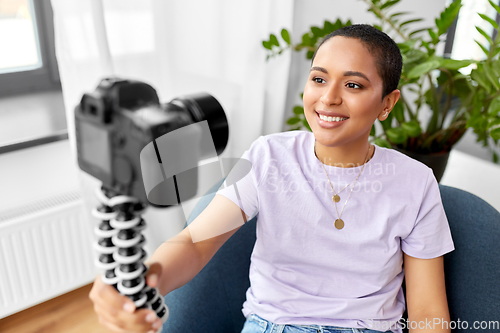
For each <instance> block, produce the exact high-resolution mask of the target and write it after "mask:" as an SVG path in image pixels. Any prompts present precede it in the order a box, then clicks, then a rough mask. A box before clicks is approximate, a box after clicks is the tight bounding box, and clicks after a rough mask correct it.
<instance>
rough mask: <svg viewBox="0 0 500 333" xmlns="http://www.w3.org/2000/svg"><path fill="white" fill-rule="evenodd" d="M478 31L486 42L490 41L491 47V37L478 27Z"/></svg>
mask: <svg viewBox="0 0 500 333" xmlns="http://www.w3.org/2000/svg"><path fill="white" fill-rule="evenodd" d="M476 30H477V31H479V33H480V34H481V35H483V36H484V38H486V40H487V41H488V43H490V45H493V39H491V37H490V36H489V35H488V34H487V33H486V31H484V30H483V29H481V28H480V27H476Z"/></svg>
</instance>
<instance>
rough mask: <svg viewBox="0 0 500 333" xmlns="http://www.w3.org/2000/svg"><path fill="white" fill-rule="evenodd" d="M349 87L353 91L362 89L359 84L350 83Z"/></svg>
mask: <svg viewBox="0 0 500 333" xmlns="http://www.w3.org/2000/svg"><path fill="white" fill-rule="evenodd" d="M347 87H348V88H352V89H361V86H360V85H359V84H356V83H352V82H349V83H348V84H347Z"/></svg>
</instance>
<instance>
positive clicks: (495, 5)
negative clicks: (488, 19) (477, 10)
mask: <svg viewBox="0 0 500 333" xmlns="http://www.w3.org/2000/svg"><path fill="white" fill-rule="evenodd" d="M488 2H489V3H490V5H491V6H492V7H493V8H495V10H496V11H497V13H498V14H500V7H499V6H498V5H497V4H495V3H493V1H491V0H488Z"/></svg>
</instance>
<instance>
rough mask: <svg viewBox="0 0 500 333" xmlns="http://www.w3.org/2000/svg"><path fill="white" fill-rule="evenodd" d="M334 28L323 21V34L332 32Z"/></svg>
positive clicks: (328, 22)
mask: <svg viewBox="0 0 500 333" xmlns="http://www.w3.org/2000/svg"><path fill="white" fill-rule="evenodd" d="M334 29H335V28H334V26H333V23H332V22H330V21H328V20H325V24H324V25H323V31H324V32H325V34H326V35H328V34H329V33H331V32H333V31H334Z"/></svg>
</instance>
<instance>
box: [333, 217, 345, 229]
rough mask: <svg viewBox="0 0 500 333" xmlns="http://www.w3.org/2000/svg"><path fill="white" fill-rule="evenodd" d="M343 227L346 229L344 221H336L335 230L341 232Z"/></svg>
mask: <svg viewBox="0 0 500 333" xmlns="http://www.w3.org/2000/svg"><path fill="white" fill-rule="evenodd" d="M343 227H344V221H342V220H341V219H336V220H335V228H337V229H339V230H340V229H342V228H343Z"/></svg>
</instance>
